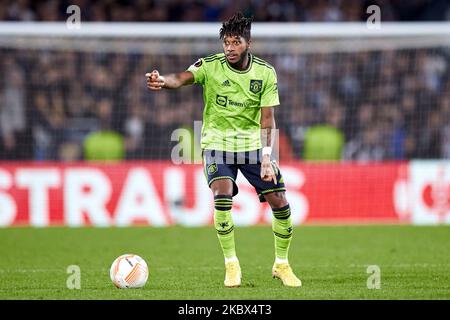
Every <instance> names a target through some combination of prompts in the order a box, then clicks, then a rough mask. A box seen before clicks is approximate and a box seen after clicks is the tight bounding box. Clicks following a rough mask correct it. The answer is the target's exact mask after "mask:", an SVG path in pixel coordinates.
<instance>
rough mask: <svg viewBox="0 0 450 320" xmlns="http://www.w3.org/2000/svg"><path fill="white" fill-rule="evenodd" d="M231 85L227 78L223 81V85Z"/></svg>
mask: <svg viewBox="0 0 450 320" xmlns="http://www.w3.org/2000/svg"><path fill="white" fill-rule="evenodd" d="M229 86H231V85H230V81H229V80H228V79H227V80H225V81H224V82H222V87H229Z"/></svg>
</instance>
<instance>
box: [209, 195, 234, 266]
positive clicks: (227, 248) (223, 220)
mask: <svg viewBox="0 0 450 320" xmlns="http://www.w3.org/2000/svg"><path fill="white" fill-rule="evenodd" d="M232 206H233V198H232V197H231V196H228V195H217V196H214V208H215V210H214V227H215V228H216V231H217V237H218V238H219V242H220V246H221V247H222V251H223V255H224V257H225V258H232V257H235V256H236V249H235V244H234V224H233V219H232V216H231V207H232Z"/></svg>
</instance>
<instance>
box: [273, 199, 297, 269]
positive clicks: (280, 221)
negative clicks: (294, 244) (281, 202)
mask: <svg viewBox="0 0 450 320" xmlns="http://www.w3.org/2000/svg"><path fill="white" fill-rule="evenodd" d="M272 212H273V219H272V231H273V234H274V238H275V257H276V258H278V259H286V260H287V258H288V253H289V246H290V244H291V240H292V231H293V227H292V219H291V209H290V207H289V205H286V206H284V207H282V208H272Z"/></svg>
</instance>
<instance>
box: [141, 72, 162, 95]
mask: <svg viewBox="0 0 450 320" xmlns="http://www.w3.org/2000/svg"><path fill="white" fill-rule="evenodd" d="M145 77H146V78H147V88H149V89H150V90H161V88H163V87H164V84H165V79H164V77H163V76H160V75H159V72H158V70H153V71H152V72H150V73H146V74H145Z"/></svg>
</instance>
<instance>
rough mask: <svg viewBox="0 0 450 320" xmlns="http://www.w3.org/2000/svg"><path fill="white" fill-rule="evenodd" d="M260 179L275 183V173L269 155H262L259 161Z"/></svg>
mask: <svg viewBox="0 0 450 320" xmlns="http://www.w3.org/2000/svg"><path fill="white" fill-rule="evenodd" d="M261 179H262V180H263V181H267V182H268V181H272V180H273V183H274V184H277V173H276V172H275V169H274V166H273V164H272V161H270V157H269V156H264V157H263V160H262V163H261Z"/></svg>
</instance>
